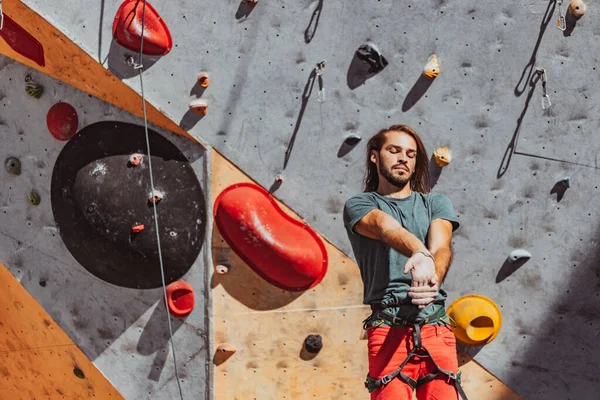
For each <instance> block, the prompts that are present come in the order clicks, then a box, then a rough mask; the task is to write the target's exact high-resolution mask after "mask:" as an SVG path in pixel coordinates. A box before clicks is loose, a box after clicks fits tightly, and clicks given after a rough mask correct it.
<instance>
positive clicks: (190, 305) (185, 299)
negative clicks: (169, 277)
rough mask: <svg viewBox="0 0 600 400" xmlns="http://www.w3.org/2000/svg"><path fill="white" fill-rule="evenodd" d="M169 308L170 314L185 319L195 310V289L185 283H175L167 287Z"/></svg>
mask: <svg viewBox="0 0 600 400" xmlns="http://www.w3.org/2000/svg"><path fill="white" fill-rule="evenodd" d="M167 307H168V308H169V313H170V314H171V315H172V316H174V317H178V318H183V317H185V316H187V315H188V314H189V313H191V312H192V310H193V309H194V289H192V287H191V286H190V285H189V284H188V283H187V282H184V281H175V282H173V283H171V284H170V285H169V286H167Z"/></svg>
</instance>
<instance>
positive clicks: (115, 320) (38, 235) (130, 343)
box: [0, 56, 209, 399]
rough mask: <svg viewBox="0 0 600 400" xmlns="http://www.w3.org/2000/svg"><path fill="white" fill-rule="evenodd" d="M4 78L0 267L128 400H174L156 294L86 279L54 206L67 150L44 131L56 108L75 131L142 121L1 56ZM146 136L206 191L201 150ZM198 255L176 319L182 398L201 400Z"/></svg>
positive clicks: (204, 348) (203, 354) (176, 139)
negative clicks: (63, 108) (67, 112)
mask: <svg viewBox="0 0 600 400" xmlns="http://www.w3.org/2000/svg"><path fill="white" fill-rule="evenodd" d="M27 74H30V75H31V76H32V77H33V79H34V81H36V82H37V83H39V84H41V85H42V86H43V87H44V89H45V92H44V94H43V95H42V97H41V98H40V99H34V98H32V97H29V96H28V95H27V94H26V93H25V83H24V77H25V75H27ZM0 79H1V80H2V87H1V92H2V95H1V96H0V98H1V100H0V110H1V111H0V112H1V120H0V121H1V123H0V135H1V138H2V139H1V140H2V146H1V148H0V159H1V160H2V163H3V166H2V179H0V260H1V261H2V262H3V263H4V264H5V265H6V266H7V267H8V268H9V269H10V271H11V272H12V273H13V275H15V277H16V278H17V279H18V280H19V281H20V282H21V284H22V285H23V286H24V287H25V288H26V289H27V291H28V292H29V293H31V295H32V296H33V297H34V298H35V299H36V300H37V301H38V302H39V303H40V304H41V305H42V306H43V307H44V309H45V310H46V311H47V312H48V313H49V314H50V315H51V316H52V318H53V319H54V320H55V321H56V322H57V323H58V324H59V325H60V327H61V328H62V329H63V330H64V331H65V332H66V333H67V334H68V335H69V336H70V337H71V339H72V340H73V341H74V342H75V343H76V344H77V345H78V346H79V347H80V348H81V349H82V351H83V352H84V353H85V355H86V356H87V357H89V358H90V359H91V360H92V361H93V362H94V364H95V365H96V366H97V367H98V369H100V371H102V373H103V374H104V375H105V376H106V377H107V378H108V379H109V380H110V382H111V383H112V384H113V385H114V386H115V388H116V389H117V390H118V391H119V392H121V393H122V394H123V396H124V397H125V398H127V399H174V398H179V395H178V391H177V384H176V381H175V378H174V376H175V371H174V367H173V352H172V351H171V347H170V344H169V333H168V329H167V320H166V318H167V317H166V310H165V307H164V305H163V302H162V298H163V296H162V293H163V292H162V287H161V288H158V289H149V290H139V289H135V288H134V289H128V288H125V287H119V286H115V285H112V284H109V283H107V282H105V281H103V280H101V279H99V278H97V277H95V276H94V275H92V274H90V273H89V272H88V271H87V270H86V269H84V268H83V267H82V266H81V265H80V264H79V263H78V262H77V261H76V260H75V258H73V256H72V255H71V253H70V252H69V251H68V249H67V248H66V246H65V244H64V243H63V241H62V239H61V235H60V232H59V230H58V228H57V226H56V223H55V221H54V217H53V213H52V206H51V202H50V182H51V178H52V171H53V167H54V163H55V161H56V159H57V157H58V155H59V153H60V151H61V149H62V148H63V146H64V145H65V142H61V141H58V140H56V139H55V138H54V137H52V136H51V135H50V133H49V132H48V129H47V127H46V113H47V111H48V109H49V108H50V107H51V106H52V105H53V104H55V103H56V102H58V101H66V102H69V103H70V104H71V105H73V106H74V107H75V109H76V110H77V112H78V115H79V128H80V129H81V128H83V127H85V126H87V125H89V124H91V123H94V122H98V121H105V120H112V121H123V122H128V123H133V124H136V125H142V126H143V120H140V119H139V118H137V117H133V116H131V115H130V114H128V113H126V112H124V111H122V110H119V109H117V108H115V107H114V106H111V105H109V104H107V103H104V102H102V101H100V100H98V99H96V98H91V97H88V96H87V95H86V94H85V93H82V92H80V91H78V90H76V89H74V88H72V87H70V86H67V85H64V84H62V83H61V82H59V81H56V80H54V79H51V78H49V77H47V76H44V75H42V74H39V73H37V72H36V71H32V70H29V69H28V68H26V67H25V66H23V65H21V64H18V63H15V62H13V61H12V60H10V59H7V58H5V57H3V56H2V57H0ZM150 129H153V130H155V131H156V132H159V133H160V134H161V135H163V136H164V137H166V138H167V139H168V140H170V141H171V142H172V143H174V144H175V145H176V146H178V148H179V149H180V151H181V152H182V153H183V154H184V155H185V156H186V157H188V159H189V161H190V165H191V167H192V168H193V169H194V171H195V173H196V174H197V176H198V179H199V181H200V182H201V183H203V185H205V182H204V181H205V177H204V175H205V173H204V170H205V165H204V162H205V153H204V150H203V149H202V148H201V147H200V146H198V145H195V144H193V143H191V142H190V141H189V140H187V139H184V138H182V137H181V136H178V135H175V134H172V133H168V132H165V131H164V130H161V129H160V128H157V127H154V126H152V125H150ZM11 156H12V157H17V158H18V159H19V160H20V161H21V163H22V171H21V175H20V176H12V175H9V174H7V173H6V171H5V170H4V160H5V159H6V158H7V157H11ZM32 190H35V191H36V192H37V193H38V194H39V196H40V198H41V203H40V204H39V205H38V206H33V205H31V204H30V203H29V201H28V198H27V196H28V194H29V193H30V192H31V191H32ZM122 194H125V192H123V193H122ZM159 224H160V218H159ZM204 247H205V246H204ZM204 247H203V249H202V251H201V254H200V255H199V256H198V258H197V260H196V261H195V263H194V264H193V265H192V268H191V269H190V270H189V271H188V272H187V273H186V274H185V275H184V276H183V277H182V279H183V280H185V281H187V282H188V283H190V284H191V285H192V286H193V288H194V290H195V299H196V307H195V310H194V311H193V312H192V314H190V315H189V316H188V317H187V318H186V319H185V320H184V319H173V320H172V324H173V330H174V340H175V349H176V352H177V353H176V357H177V365H178V372H179V377H180V382H181V385H182V388H183V392H184V395H185V396H186V398H188V396H189V398H192V397H193V398H203V397H204V396H205V395H206V385H205V382H206V378H207V375H206V360H207V358H208V357H209V355H208V342H207V341H208V335H207V328H206V323H205V320H206V318H207V315H206V312H207V311H206V308H205V305H204V293H205V271H206V270H205V263H204V252H205V249H204ZM152 267H155V266H154V265H149V266H148V268H152Z"/></svg>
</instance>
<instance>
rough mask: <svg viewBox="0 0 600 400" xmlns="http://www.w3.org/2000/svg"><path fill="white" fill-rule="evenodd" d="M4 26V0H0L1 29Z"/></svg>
mask: <svg viewBox="0 0 600 400" xmlns="http://www.w3.org/2000/svg"><path fill="white" fill-rule="evenodd" d="M3 27H4V13H3V12H2V0H0V31H1V30H2V28H3Z"/></svg>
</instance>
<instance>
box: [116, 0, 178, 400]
mask: <svg viewBox="0 0 600 400" xmlns="http://www.w3.org/2000/svg"><path fill="white" fill-rule="evenodd" d="M145 19H146V0H144V4H143V8H142V32H141V34H140V37H141V42H140V52H139V62H138V63H136V62H135V61H134V60H133V57H129V58H128V59H127V63H128V64H129V65H130V66H131V67H133V69H134V70H137V71H139V77H140V92H141V94H142V110H143V115H144V132H145V134H146V148H147V151H148V158H147V161H148V171H149V175H150V189H151V194H155V193H156V192H157V191H156V189H155V188H154V178H153V174H152V157H151V153H150V136H149V134H148V116H147V113H146V96H145V93H144V78H143V77H142V75H143V65H142V64H141V62H142V57H143V54H144V53H143V51H144V26H145ZM152 204H153V207H152V210H153V212H154V224H155V228H156V241H157V247H158V260H159V262H160V276H161V279H162V286H163V295H164V296H165V299H167V298H168V296H167V284H166V281H165V267H164V265H163V257H162V250H161V245H160V233H159V232H160V229H159V227H158V215H157V214H158V213H157V211H156V202H152ZM167 326H168V327H169V341H170V342H171V350H172V351H173V367H174V370H175V381H176V382H177V388H178V389H179V398H180V399H181V400H183V391H182V390H181V383H180V380H179V372H178V371H177V357H176V351H175V343H174V341H173V328H172V326H171V316H170V315H169V313H167Z"/></svg>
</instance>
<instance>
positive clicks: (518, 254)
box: [508, 249, 531, 262]
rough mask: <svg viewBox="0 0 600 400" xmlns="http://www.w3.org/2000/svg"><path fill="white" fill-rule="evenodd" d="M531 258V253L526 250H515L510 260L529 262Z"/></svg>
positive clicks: (509, 257)
mask: <svg viewBox="0 0 600 400" xmlns="http://www.w3.org/2000/svg"><path fill="white" fill-rule="evenodd" d="M530 258H531V253H529V252H528V251H527V250H525V249H516V250H513V251H512V252H511V253H510V255H509V256H508V259H509V260H510V261H511V262H516V261H518V260H529V259H530Z"/></svg>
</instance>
